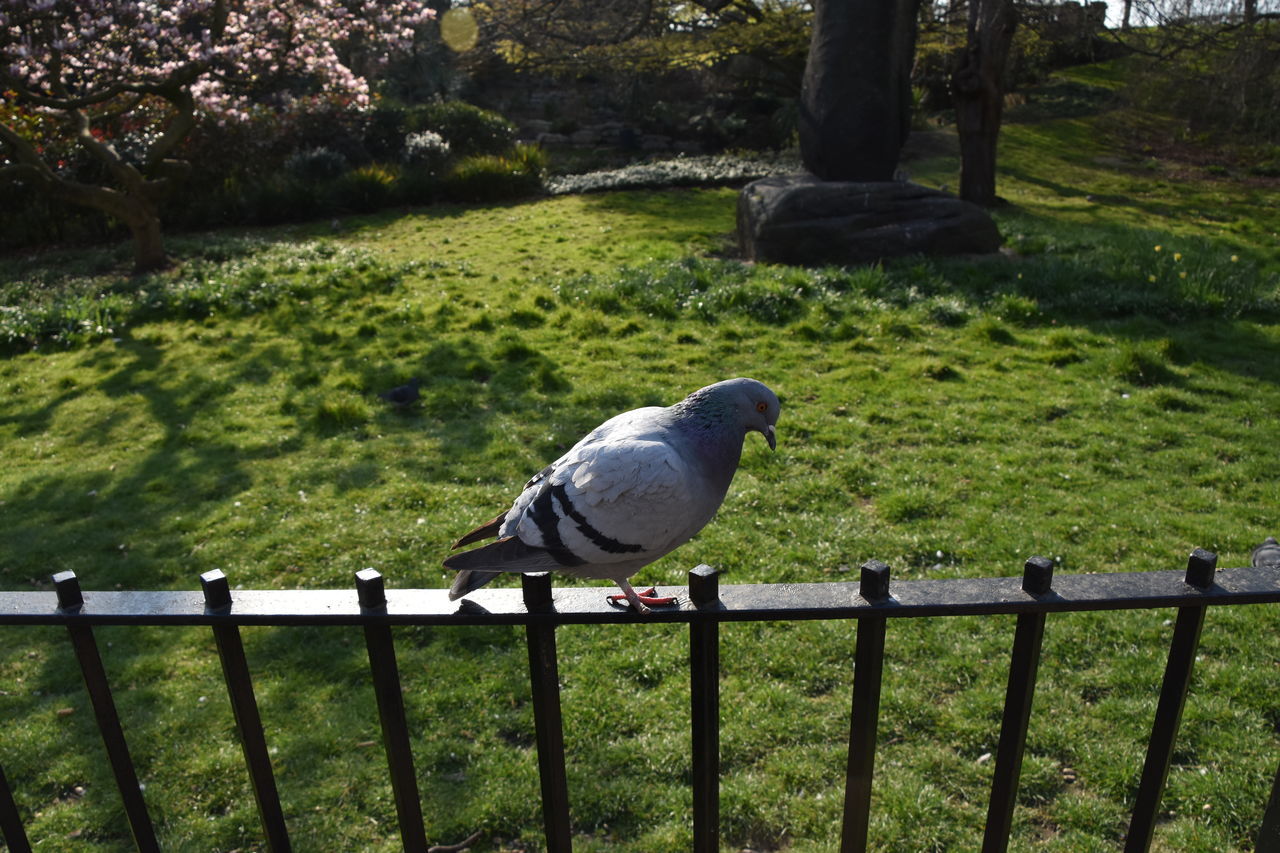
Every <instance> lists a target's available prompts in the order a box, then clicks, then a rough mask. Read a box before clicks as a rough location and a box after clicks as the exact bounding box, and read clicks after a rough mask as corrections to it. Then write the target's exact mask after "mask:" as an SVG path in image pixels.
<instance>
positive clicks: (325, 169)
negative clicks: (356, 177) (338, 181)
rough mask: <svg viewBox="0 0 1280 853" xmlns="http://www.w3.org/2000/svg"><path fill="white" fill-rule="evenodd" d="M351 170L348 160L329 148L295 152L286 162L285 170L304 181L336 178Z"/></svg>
mask: <svg viewBox="0 0 1280 853" xmlns="http://www.w3.org/2000/svg"><path fill="white" fill-rule="evenodd" d="M348 168H349V164H348V163H347V158H346V157H344V156H342V155H341V154H339V153H338V152H337V151H333V150H331V149H329V148H324V147H318V148H306V149H304V150H302V151H295V152H293V153H292V154H290V155H289V157H288V159H286V160H285V161H284V170H285V171H286V172H287V173H289V174H290V175H292V176H293V177H295V178H299V179H301V180H304V181H324V180H329V179H332V178H336V177H338V176H339V175H341V174H342V173H344V172H346V171H347V169H348Z"/></svg>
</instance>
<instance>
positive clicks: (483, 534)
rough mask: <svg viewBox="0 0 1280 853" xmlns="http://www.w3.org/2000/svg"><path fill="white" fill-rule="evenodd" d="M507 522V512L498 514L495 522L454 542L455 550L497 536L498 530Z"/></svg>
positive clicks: (486, 523) (481, 526) (492, 521)
mask: <svg viewBox="0 0 1280 853" xmlns="http://www.w3.org/2000/svg"><path fill="white" fill-rule="evenodd" d="M506 520H507V514H506V513H505V512H502V513H498V516H497V517H496V518H494V519H493V520H491V521H487V522H485V523H484V524H482V525H480V526H479V527H477V528H476V529H475V530H473V531H471V532H470V533H468V534H467V535H466V536H463V537H462V538H461V539H459V540H458V541H457V542H454V543H453V547H454V549H455V550H456V549H458V548H461V547H462V546H463V545H470V544H471V543H472V542H479V541H480V540H481V539H491V538H493V537H494V536H497V535H498V530H499V529H501V527H502V522H504V521H506Z"/></svg>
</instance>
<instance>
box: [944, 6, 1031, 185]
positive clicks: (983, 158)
mask: <svg viewBox="0 0 1280 853" xmlns="http://www.w3.org/2000/svg"><path fill="white" fill-rule="evenodd" d="M1017 23H1018V13H1017V10H1016V9H1015V7H1014V4H1013V0H969V20H968V31H967V33H968V34H967V40H966V44H965V48H964V52H963V54H962V57H961V60H960V64H959V67H957V69H956V71H955V73H954V74H953V75H952V78H951V83H952V92H953V93H954V96H955V105H956V131H957V132H958V133H959V135H960V198H962V199H964V200H965V201H971V202H973V203H974V204H980V205H982V206H984V207H990V206H991V205H993V204H995V202H996V144H997V141H998V140H999V136H1000V121H1001V117H1002V114H1003V110H1004V75H1005V67H1006V66H1007V64H1008V60H1009V48H1010V46H1011V45H1012V44H1013V33H1014V30H1015V29H1016V28H1017Z"/></svg>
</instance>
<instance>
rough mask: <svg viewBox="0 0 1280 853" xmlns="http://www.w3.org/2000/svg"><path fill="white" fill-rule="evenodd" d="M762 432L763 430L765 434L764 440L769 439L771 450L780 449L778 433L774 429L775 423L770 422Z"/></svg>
mask: <svg viewBox="0 0 1280 853" xmlns="http://www.w3.org/2000/svg"><path fill="white" fill-rule="evenodd" d="M761 432H762V433H763V435H764V440H765V441H767V442H769V449H770V450H777V449H778V436H777V435H776V434H775V433H774V431H773V424H769V425H768V426H767V427H765V428H764V429H763V430H761Z"/></svg>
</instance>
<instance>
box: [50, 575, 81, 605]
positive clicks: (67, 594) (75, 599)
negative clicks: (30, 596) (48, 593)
mask: <svg viewBox="0 0 1280 853" xmlns="http://www.w3.org/2000/svg"><path fill="white" fill-rule="evenodd" d="M51 580H52V581H53V588H54V590H55V591H56V592H57V593H58V609H59V610H75V609H76V608H78V607H81V606H83V605H84V593H83V592H81V590H80V579H79V578H77V577H76V573H75V572H72V571H66V572H57V573H56V574H54V575H53V577H52V578H51Z"/></svg>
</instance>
